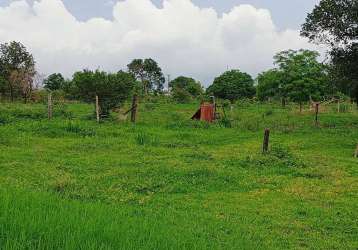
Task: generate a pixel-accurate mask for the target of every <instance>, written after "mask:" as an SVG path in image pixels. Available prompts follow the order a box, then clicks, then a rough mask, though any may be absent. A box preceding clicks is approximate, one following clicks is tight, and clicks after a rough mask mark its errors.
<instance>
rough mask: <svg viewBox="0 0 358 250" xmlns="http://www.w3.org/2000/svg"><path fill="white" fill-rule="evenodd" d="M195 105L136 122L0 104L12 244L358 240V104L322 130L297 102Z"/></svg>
mask: <svg viewBox="0 0 358 250" xmlns="http://www.w3.org/2000/svg"><path fill="white" fill-rule="evenodd" d="M197 107H198V104H186V105H182V104H181V105H178V104H177V105H172V104H166V103H157V104H155V105H154V106H151V107H150V109H148V106H147V105H146V104H145V103H141V104H140V106H139V114H138V118H139V120H138V123H137V124H136V125H135V126H134V125H131V124H129V123H127V122H121V123H118V122H115V121H113V122H112V121H108V122H105V123H101V124H97V123H96V122H95V121H94V119H92V120H88V116H89V115H90V114H91V113H92V112H93V105H84V104H70V105H66V106H64V107H61V106H55V109H54V119H53V120H51V121H48V120H47V114H46V106H45V105H20V104H19V105H17V104H13V105H9V104H2V105H1V106H0V124H1V125H0V232H1V234H0V235H1V236H0V246H1V248H2V249H5V250H7V249H237V248H238V246H239V247H242V248H245V249H299V248H307V249H355V248H356V247H357V244H358V238H357V235H358V231H357V230H358V229H357V226H356V225H357V224H356V222H357V217H358V197H357V193H358V186H357V183H358V171H357V167H356V166H357V159H355V158H353V157H352V153H353V150H354V148H355V146H356V143H357V140H356V138H358V114H357V113H348V112H347V113H340V114H338V113H337V112H335V111H334V108H335V106H330V107H327V110H326V112H324V113H322V114H321V115H320V123H321V125H320V127H319V128H316V127H314V125H313V124H314V122H313V119H314V118H313V114H312V113H310V112H307V113H303V114H297V107H296V106H291V105H289V106H288V107H287V108H286V109H281V108H280V107H279V106H276V105H262V104H260V105H259V104H249V103H238V104H237V105H236V106H234V110H233V111H232V113H231V112H230V111H229V110H227V114H228V115H230V119H232V120H233V123H232V128H230V129H227V128H222V127H220V126H219V124H212V125H209V124H205V123H200V122H193V121H190V120H189V118H190V116H191V115H192V114H193V113H194V112H195V111H196V109H197ZM125 109H127V107H126V108H125ZM67 113H71V116H69V115H66V114H67ZM66 117H72V118H71V120H68V118H66ZM265 127H270V128H271V145H272V148H271V151H270V153H269V154H266V155H262V154H261V144H262V136H263V129H264V128H265Z"/></svg>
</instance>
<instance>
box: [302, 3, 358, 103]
mask: <svg viewBox="0 0 358 250" xmlns="http://www.w3.org/2000/svg"><path fill="white" fill-rule="evenodd" d="M357 13H358V2H357V1H356V0H322V1H320V3H319V4H318V5H317V6H316V7H315V8H314V10H313V11H312V13H310V14H309V15H308V16H307V19H306V22H305V24H304V25H303V27H302V32H301V34H302V35H303V36H305V37H308V38H309V39H310V40H311V41H313V42H316V43H322V44H326V45H328V46H329V47H330V48H331V59H332V60H331V63H332V65H331V66H332V68H333V70H332V73H333V74H332V77H333V78H334V81H335V82H336V83H337V86H338V87H339V89H340V90H341V91H343V92H345V94H349V95H350V96H352V97H355V98H356V99H357V100H358V73H357V72H358V42H357V41H358V15H357Z"/></svg>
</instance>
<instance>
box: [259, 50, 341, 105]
mask: <svg viewBox="0 0 358 250" xmlns="http://www.w3.org/2000/svg"><path fill="white" fill-rule="evenodd" d="M318 56H319V54H318V53H317V52H315V51H309V50H299V51H294V50H288V51H282V52H280V53H278V54H276V55H275V57H274V59H275V62H274V63H275V65H277V69H273V70H269V71H267V72H264V73H262V74H260V75H259V76H258V86H257V95H258V98H259V99H261V100H267V98H270V97H280V98H284V99H285V98H289V99H290V100H292V101H295V102H298V103H302V102H307V101H309V100H310V99H313V100H316V101H317V100H322V99H324V97H325V96H327V95H331V96H332V95H333V94H334V88H333V87H331V86H330V84H329V83H330V81H329V77H328V70H327V67H326V66H325V65H324V64H322V63H320V62H318V59H317V58H318Z"/></svg>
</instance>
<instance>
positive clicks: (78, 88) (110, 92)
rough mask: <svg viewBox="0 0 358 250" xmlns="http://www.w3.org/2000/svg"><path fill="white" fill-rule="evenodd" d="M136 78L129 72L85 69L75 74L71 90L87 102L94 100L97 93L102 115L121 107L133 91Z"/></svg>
mask: <svg viewBox="0 0 358 250" xmlns="http://www.w3.org/2000/svg"><path fill="white" fill-rule="evenodd" d="M134 82H135V79H134V78H133V76H132V75H131V74H129V73H126V72H123V71H119V72H118V73H115V74H113V73H106V72H103V71H99V70H96V71H90V70H84V71H80V72H76V73H75V74H74V75H73V80H72V86H71V92H72V94H73V95H74V96H76V97H78V98H79V99H81V100H83V101H86V102H92V103H93V102H94V101H95V97H96V95H97V96H98V97H99V100H100V101H99V104H100V108H101V114H102V115H108V114H109V112H110V110H111V109H113V108H116V107H119V106H120V105H121V104H122V103H123V102H124V101H125V100H126V99H127V98H128V97H129V96H130V94H131V93H132V90H133V86H134Z"/></svg>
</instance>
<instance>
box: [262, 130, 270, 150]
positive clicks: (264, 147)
mask: <svg viewBox="0 0 358 250" xmlns="http://www.w3.org/2000/svg"><path fill="white" fill-rule="evenodd" d="M269 142H270V129H268V128H266V129H265V135H264V142H263V145H262V152H263V153H267V151H268V148H269Z"/></svg>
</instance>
